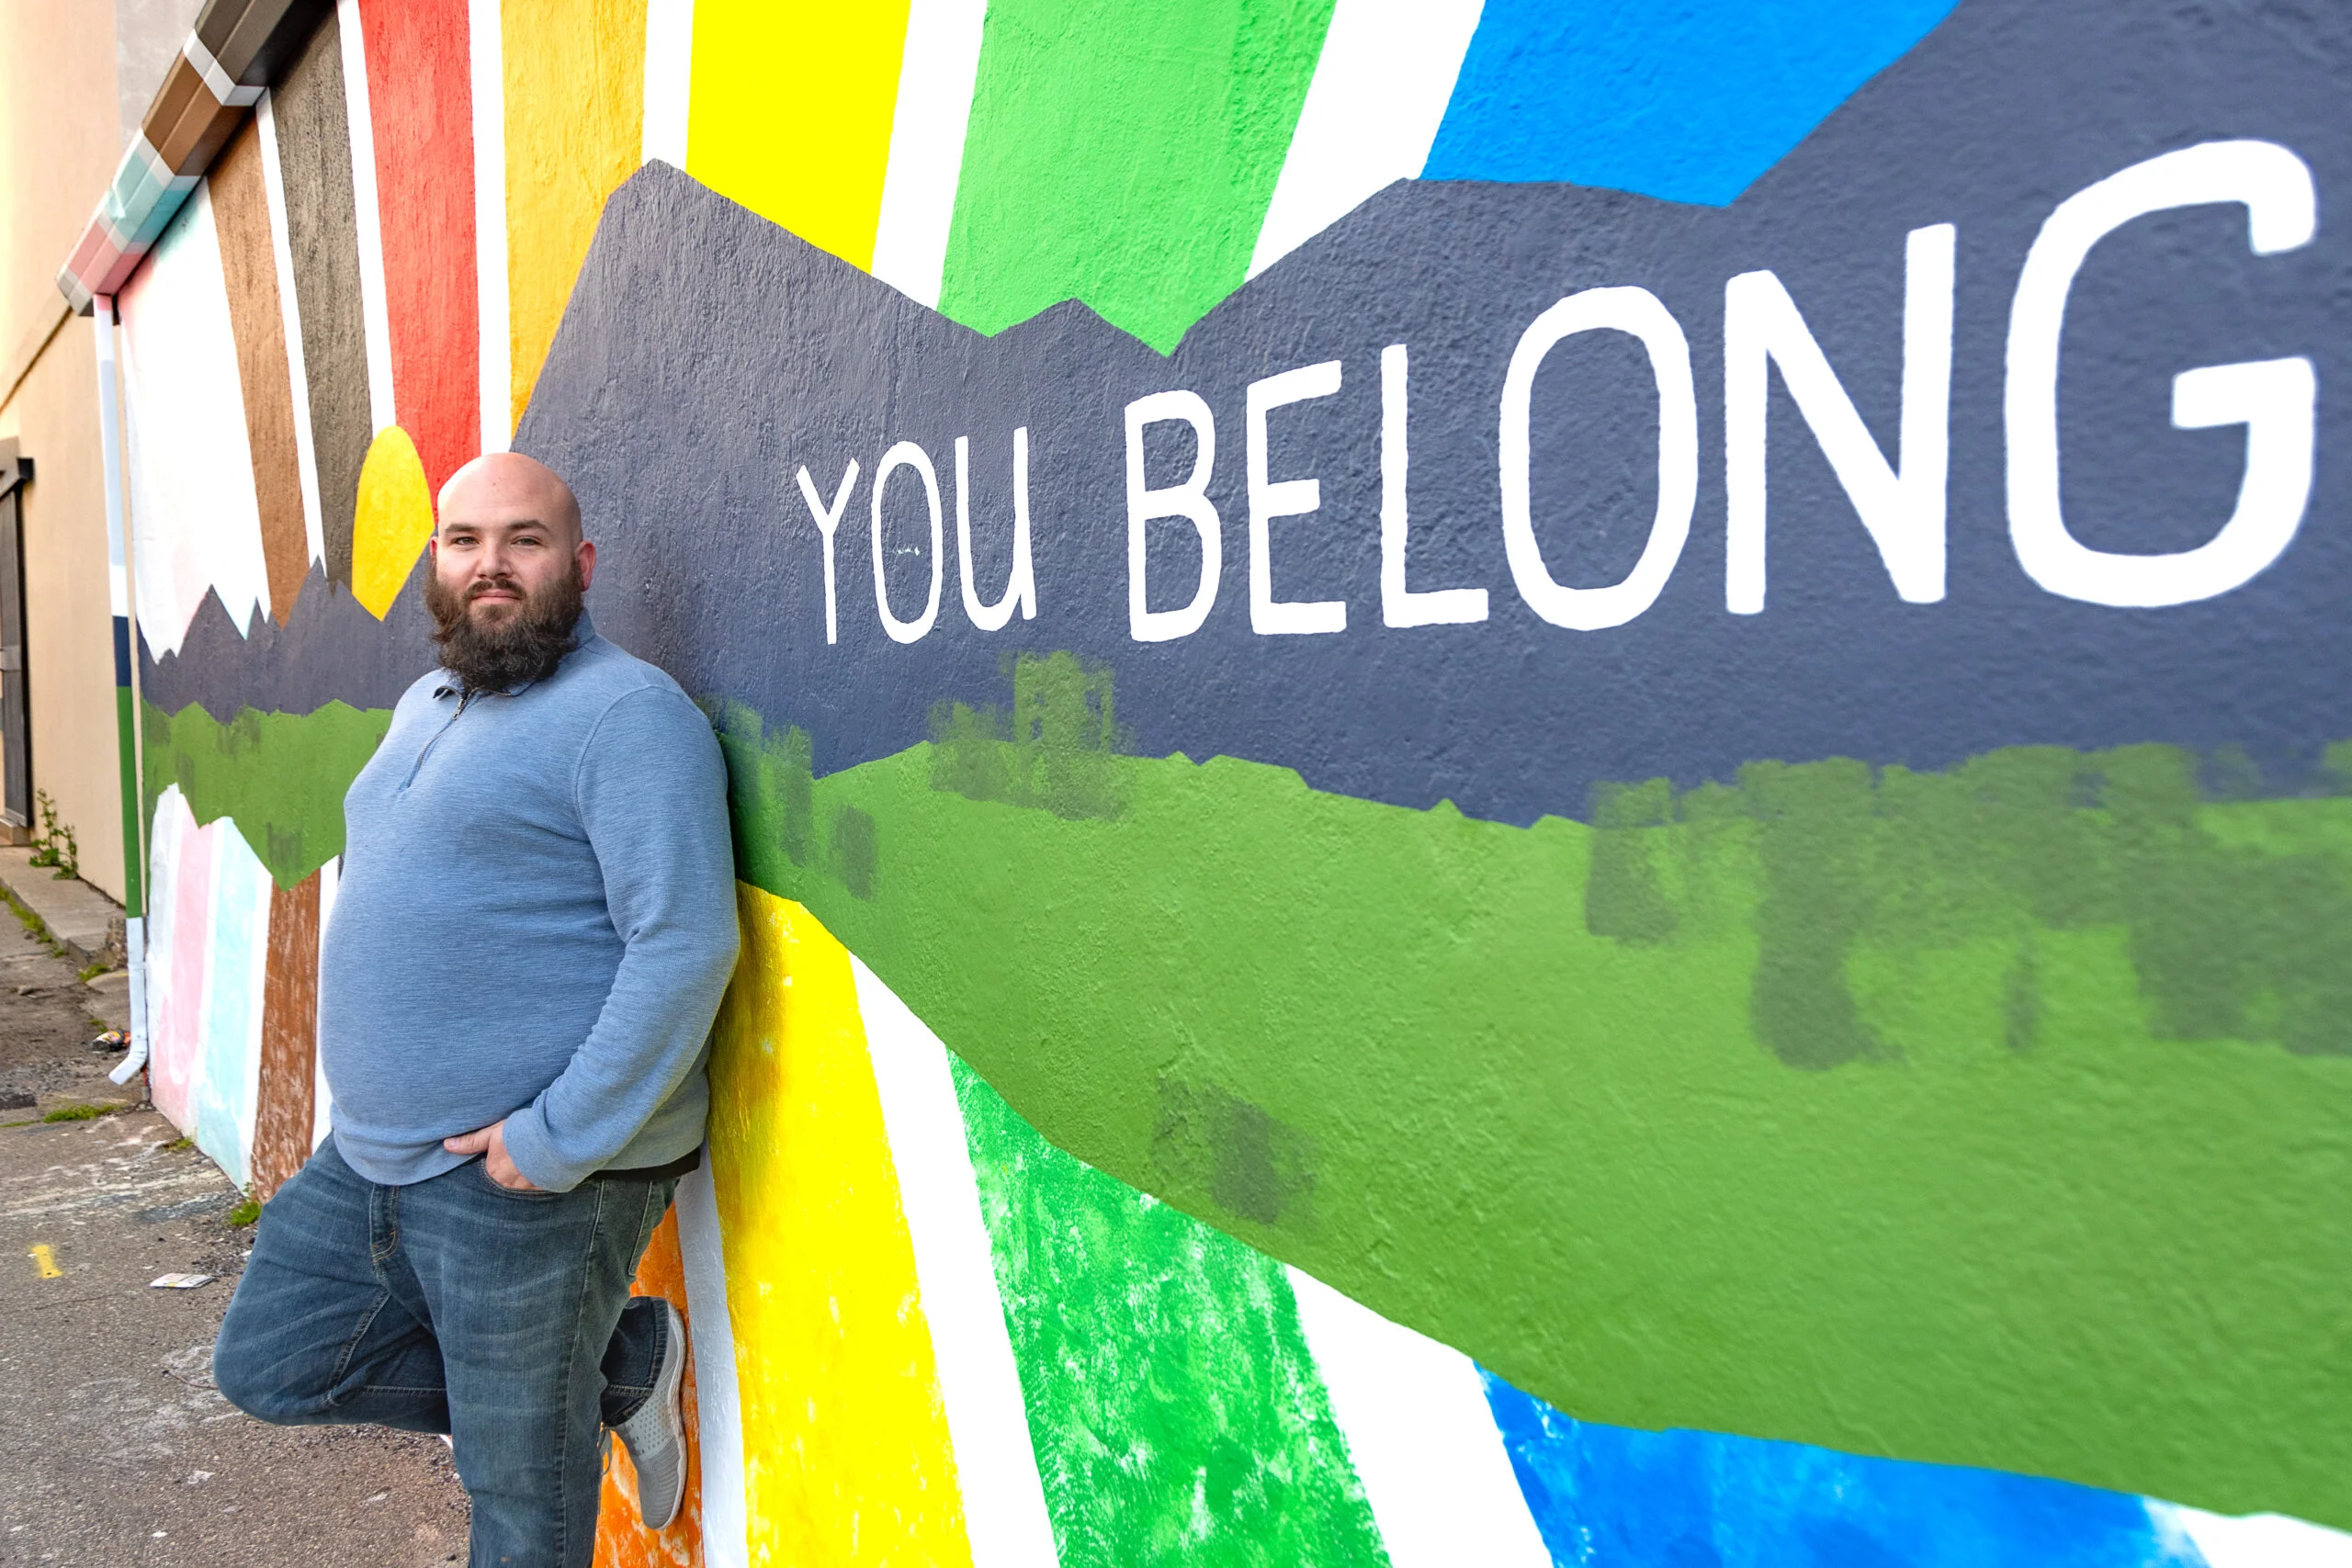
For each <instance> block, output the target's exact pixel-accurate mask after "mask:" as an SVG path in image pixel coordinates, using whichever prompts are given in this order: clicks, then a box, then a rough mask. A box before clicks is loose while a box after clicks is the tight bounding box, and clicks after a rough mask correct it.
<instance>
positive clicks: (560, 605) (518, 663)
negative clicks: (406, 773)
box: [424, 562, 583, 692]
mask: <svg viewBox="0 0 2352 1568" xmlns="http://www.w3.org/2000/svg"><path fill="white" fill-rule="evenodd" d="M492 587H498V588H503V589H505V590H507V591H508V592H515V593H522V592H524V591H523V585H522V584H521V583H519V582H517V581H515V579H513V578H511V577H499V578H492V579H484V580H481V581H476V582H471V583H469V584H467V586H466V589H465V591H464V592H462V593H461V592H458V591H457V590H456V589H453V588H450V587H448V586H447V585H445V584H444V583H443V582H442V581H441V578H440V576H439V574H438V573H436V572H433V571H430V570H428V571H427V572H426V573H425V578H424V607H425V608H426V609H428V610H430V611H432V612H433V624H434V627H435V630H434V633H433V641H434V643H435V646H436V647H438V648H439V649H441V663H442V667H443V668H444V669H446V670H447V671H449V672H450V673H451V674H453V675H455V676H456V677H457V678H458V680H459V681H460V682H463V683H464V685H465V688H466V690H468V691H469V692H511V691H513V690H514V689H515V687H517V686H520V685H523V684H526V682H532V681H544V680H546V679H547V678H548V676H550V675H552V674H554V673H555V667H556V666H557V665H558V664H560V663H561V662H562V661H563V656H564V655H565V654H567V653H570V652H571V651H572V650H573V649H576V648H578V647H579V646H580V639H579V638H578V637H574V636H572V635H571V634H572V628H573V627H574V626H578V625H579V623H580V610H581V594H582V592H583V590H582V585H581V581H580V567H579V563H577V562H574V563H573V565H572V569H571V571H570V572H568V573H566V574H565V575H564V576H563V577H561V578H560V579H558V580H557V581H555V582H553V583H551V584H549V585H548V587H546V588H544V589H542V590H540V591H539V592H537V593H525V594H524V598H523V602H522V604H521V605H520V606H518V607H517V609H516V610H515V614H513V615H508V616H507V617H505V618H504V619H503V620H502V621H500V622H498V623H497V624H495V625H492V626H485V625H483V624H481V622H479V621H477V620H475V619H474V617H473V614H472V604H473V600H474V597H475V595H477V594H479V593H481V592H484V591H485V590H487V589H490V588H492Z"/></svg>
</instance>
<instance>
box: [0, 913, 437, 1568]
mask: <svg viewBox="0 0 2352 1568" xmlns="http://www.w3.org/2000/svg"><path fill="white" fill-rule="evenodd" d="M124 1012H125V1003H124V1001H123V999H122V989H121V987H120V986H119V984H117V985H115V986H112V987H109V986H107V985H106V984H104V983H101V984H100V985H98V986H96V987H90V986H85V985H84V984H83V983H82V982H81V981H80V980H79V979H78V978H77V977H76V975H75V971H74V966H73V964H72V963H70V962H69V961H68V960H66V959H65V958H63V957H60V956H55V955H53V954H52V953H51V950H50V947H49V945H48V944H47V943H46V942H42V941H40V940H39V939H37V938H36V937H34V936H32V935H30V934H29V933H22V932H20V931H18V930H17V921H16V920H14V919H8V918H7V917H6V913H5V911H0V1325H6V1327H5V1329H0V1564H10V1565H13V1564H17V1563H54V1564H58V1565H60V1568H147V1565H151V1564H152V1565H155V1568H164V1565H172V1568H182V1565H185V1568H198V1565H211V1564H222V1565H234V1568H277V1565H279V1564H286V1565H289V1568H291V1565H295V1564H300V1565H302V1568H311V1565H314V1564H322V1563H327V1564H336V1565H338V1568H376V1565H379V1564H382V1565H386V1568H390V1565H393V1564H398V1565H401V1568H407V1565H410V1564H428V1563H430V1564H440V1563H449V1562H463V1561H464V1559H465V1555H466V1547H465V1541H466V1519H467V1514H466V1498H465V1493H464V1491H463V1489H462V1488H461V1487H460V1486H459V1485H458V1478H457V1473H456V1472H455V1471H454V1470H453V1469H452V1468H451V1467H450V1464H449V1460H448V1450H447V1449H446V1448H444V1447H443V1445H442V1444H441V1442H440V1441H439V1440H438V1439H437V1438H419V1437H413V1436H409V1435H406V1434H402V1433H396V1432H388V1431H383V1430H379V1429H377V1428H369V1427H340V1428H316V1427H313V1428H302V1429H294V1428H284V1427H269V1426H265V1425H264V1424H262V1423H260V1422H258V1421H254V1420H253V1419H251V1418H250V1417H248V1416H244V1415H243V1414H242V1413H241V1412H239V1411H238V1410H236V1409H235V1408H234V1407H232V1405H231V1404H229V1403H228V1402H227V1401H226V1400H224V1399H222V1398H221V1397H220V1393H218V1392H217V1391H215V1389H214V1388H213V1386H212V1380H211V1377H210V1372H209V1367H210V1360H211V1348H212V1337H213V1334H214V1332H215V1331H216V1330H217V1329H218V1328H219V1327H220V1314H221V1313H222V1312H223V1311H225V1310H226V1309H227V1307H228V1304H229V1295H230V1292H232V1290H233V1289H234V1288H235V1285H236V1280H237V1274H238V1271H239V1270H240V1269H242V1268H243V1264H244V1258H245V1252H246V1249H247V1248H248V1247H250V1246H251V1245H252V1236H253V1231H252V1229H251V1227H250V1226H249V1225H247V1226H240V1225H237V1224H233V1223H232V1221H233V1220H234V1219H235V1218H237V1217H240V1216H238V1215H236V1214H235V1213H234V1210H235V1207H236V1205H237V1203H238V1201H239V1195H238V1193H237V1190H236V1189H235V1188H234V1187H233V1186H232V1184H231V1183H230V1181H229V1179H227V1178H226V1177H225V1176H223V1175H222V1174H221V1172H220V1168H218V1167H217V1166H215V1165H214V1164H213V1163H212V1161H210V1160H209V1159H208V1158H207V1157H206V1156H204V1155H203V1154H202V1153H201V1152H199V1151H198V1150H197V1149H195V1148H194V1147H192V1146H190V1145H187V1142H186V1140H184V1139H182V1138H181V1137H180V1136H179V1134H178V1132H177V1130H176V1129H175V1128H174V1127H173V1126H172V1125H171V1124H170V1123H169V1122H165V1121H164V1118H163V1117H161V1116H159V1115H157V1114H156V1113H155V1112H154V1111H153V1110H152V1109H149V1108H146V1107H145V1106H144V1105H143V1103H141V1095H142V1088H141V1086H142V1084H143V1081H144V1080H143V1079H140V1078H134V1079H133V1080H132V1081H131V1083H130V1086H129V1087H128V1088H125V1089H117V1088H115V1087H114V1086H113V1085H112V1084H110V1083H108V1082H107V1078H106V1073H107V1069H108V1068H110V1067H111V1066H113V1065H114V1064H115V1063H116V1062H117V1061H119V1059H120V1055H119V1052H112V1051H99V1050H93V1049H91V1048H90V1045H89V1041H90V1039H91V1038H92V1036H94V1035H95V1034H96V1033H98V1032H101V1031H102V1030H104V1029H105V1028H106V1027H107V1026H108V1025H109V1024H110V1023H112V1024H119V1023H121V1022H123V1021H125V1020H124V1016H123V1015H124ZM24 1100H31V1102H32V1103H31V1104H30V1105H26V1104H23V1103H21V1102H22V1101H24ZM82 1108H95V1109H96V1110H98V1111H101V1112H103V1113H102V1114H99V1115H96V1116H94V1117H90V1118H89V1119H87V1120H75V1121H60V1122H49V1121H44V1120H42V1119H41V1118H42V1117H44V1116H45V1115H47V1114H49V1113H51V1112H55V1111H79V1110H81V1109H82ZM166 1273H184V1274H209V1275H211V1276H213V1278H212V1279H211V1280H210V1281H209V1282H208V1283H205V1284H203V1285H199V1286H198V1287H196V1288H194V1289H192V1290H158V1289H155V1288H153V1285H152V1284H151V1281H153V1280H155V1279H157V1278H159V1277H160V1276H163V1275H164V1274H166Z"/></svg>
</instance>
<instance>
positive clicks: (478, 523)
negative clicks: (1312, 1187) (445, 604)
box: [433, 473, 596, 629]
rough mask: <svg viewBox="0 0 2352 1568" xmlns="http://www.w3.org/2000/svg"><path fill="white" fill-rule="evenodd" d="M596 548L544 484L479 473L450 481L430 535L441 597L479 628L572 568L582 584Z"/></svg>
mask: <svg viewBox="0 0 2352 1568" xmlns="http://www.w3.org/2000/svg"><path fill="white" fill-rule="evenodd" d="M595 565H596V547H595V546H594V545H592V544H588V543H586V542H585V541H583V540H582V539H581V537H580V536H579V532H578V526H577V525H576V524H574V523H572V522H571V519H570V517H569V516H567V515H566V514H565V509H564V507H563V504H562V498H561V497H560V495H558V494H556V493H554V492H553V491H551V489H550V488H549V487H548V486H546V485H542V484H533V483H528V482H524V481H523V480H521V479H515V478H513V477H510V476H507V475H503V474H496V473H492V474H482V475H477V476H473V477H471V478H469V479H468V480H466V481H465V482H463V483H462V484H459V485H458V486H454V487H452V489H451V491H450V493H449V494H448V495H447V498H446V499H445V501H444V503H443V507H442V515H441V525H440V529H439V531H438V532H437V533H436V534H435V536H434V545H433V574H434V576H435V579H437V580H438V581H439V583H440V586H441V588H442V590H443V592H444V594H445V595H446V596H447V598H450V599H455V600H457V601H458V602H460V603H462V604H464V605H465V607H466V617H467V619H468V620H469V621H471V622H473V624H475V625H476V626H481V627H483V628H485V629H488V628H490V627H493V626H502V625H503V624H505V623H507V622H510V621H512V620H514V619H515V617H516V616H518V615H521V614H522V613H523V608H524V605H525V604H526V602H529V601H539V602H544V601H545V600H546V598H547V597H548V593H549V592H551V591H556V590H558V589H559V588H560V585H561V584H562V583H564V582H565V581H566V580H567V579H569V578H570V577H571V573H572V572H573V570H575V567H576V570H578V572H579V574H580V585H581V586H582V588H585V587H586V586H587V585H588V580H589V578H590V577H591V576H592V575H593V574H594V570H595Z"/></svg>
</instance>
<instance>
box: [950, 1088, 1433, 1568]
mask: <svg viewBox="0 0 2352 1568" xmlns="http://www.w3.org/2000/svg"><path fill="white" fill-rule="evenodd" d="M954 1066H955V1071H956V1096H957V1098H958V1099H959V1100H961V1101H962V1104H963V1110H964V1122H965V1126H966V1130H967V1134H968V1135H969V1137H970V1139H971V1149H972V1164H973V1167H974V1168H975V1169H976V1170H977V1171H978V1176H979V1188H980V1207H981V1211H982V1213H984V1214H985V1216H986V1218H987V1223H988V1228H989V1241H990V1244H991V1247H992V1249H993V1251H994V1254H995V1259H996V1273H997V1286H998V1289H999V1291H1000V1292H1001V1293H1002V1295H1003V1298H1004V1308H1005V1322H1006V1325H1007V1327H1008V1328H1009V1329H1010V1330H1011V1332H1012V1350H1013V1358H1014V1359H1015V1361H1016V1362H1017V1363H1018V1364H1019V1366H1020V1369H1021V1383H1022V1392H1023V1396H1024V1400H1025V1403H1026V1404H1027V1406H1028V1411H1029V1428H1030V1433H1031V1440H1032V1441H1033V1442H1034V1443H1035V1448H1036V1452H1037V1470H1038V1475H1039V1479H1040V1480H1041V1481H1043V1483H1045V1491H1046V1508H1047V1510H1048V1512H1049V1513H1050V1514H1051V1515H1052V1517H1053V1524H1054V1538H1055V1543H1056V1545H1057V1548H1058V1550H1059V1554H1060V1560H1061V1565H1062V1568H1089V1565H1097V1564H1099V1565H1100V1568H1141V1565H1144V1564H1155V1563H1170V1564H1175V1563H1184V1564H1196V1563H1197V1564H1208V1563H1236V1564H1240V1563H1250V1564H1257V1563H1269V1564H1272V1563H1281V1564H1293V1563H1314V1564H1317V1568H1344V1565H1347V1564H1358V1563H1360V1564H1364V1565H1366V1568H1372V1565H1380V1568H1385V1564H1386V1563H1387V1561H1388V1558H1387V1554H1386V1553H1385V1551H1382V1550H1381V1546H1380V1537H1379V1534H1378V1531H1377V1529H1375V1528H1374V1524H1373V1520H1372V1512H1371V1509H1370V1508H1369V1507H1368V1506H1366V1504H1365V1502H1364V1496H1363V1487H1362V1486H1361V1484H1360V1483H1358V1482H1357V1480H1356V1476H1355V1472H1354V1470H1353V1469H1352V1468H1351V1466H1350V1465H1349V1463H1348V1460H1347V1445H1346V1442H1345V1440H1344V1439H1343V1438H1341V1437H1340V1430H1339V1427H1338V1426H1337V1425H1336V1424H1335V1423H1334V1422H1333V1420H1332V1418H1331V1412H1330V1408H1329V1403H1328V1401H1327V1400H1326V1398H1325V1394H1324V1390H1323V1383H1322V1380H1321V1378H1320V1377H1319V1376H1318V1375H1317V1372H1316V1371H1315V1362H1314V1359H1313V1358H1312V1357H1311V1356H1310V1355H1309V1354H1308V1352H1307V1348H1306V1339H1305V1338H1304V1337H1303V1336H1302V1335H1301V1333H1300V1331H1299V1326H1298V1313H1297V1307H1296V1304H1295V1303H1294V1302H1293V1300H1292V1298H1291V1291H1290V1283H1289V1281H1288V1280H1286V1279H1285V1278H1284V1277H1283V1271H1282V1267H1281V1265H1280V1264H1278V1263H1276V1262H1275V1261H1274V1260H1273V1259H1272V1258H1268V1257H1266V1256H1265V1255H1264V1254H1263V1253H1261V1252H1258V1251H1256V1250H1254V1249H1253V1248H1251V1247H1245V1246H1243V1245H1242V1244H1241V1243H1240V1242H1238V1241H1236V1240H1234V1239H1233V1238H1232V1237H1231V1236H1228V1235H1224V1234H1222V1233H1221V1232H1218V1231H1215V1230H1211V1229H1210V1228H1209V1227H1208V1226H1206V1225H1204V1224H1201V1223H1200V1222H1199V1221H1198V1220H1195V1219H1193V1218H1191V1217H1190V1216H1189V1215H1186V1214H1184V1213H1180V1212H1179V1211H1177V1210H1174V1209H1171V1208H1170V1207H1168V1206H1167V1205H1166V1204H1164V1203H1161V1202H1159V1201H1157V1200H1156V1199H1153V1198H1151V1197H1149V1196H1148V1195H1146V1194H1144V1193H1141V1192H1138V1191H1136V1190H1135V1189H1133V1188H1131V1187H1129V1186H1127V1185H1126V1184H1125V1183H1124V1182H1121V1181H1117V1180H1114V1179H1112V1178H1111V1177H1108V1176H1105V1175H1103V1173H1102V1172H1101V1171H1099V1170H1096V1169H1094V1168H1092V1167H1091V1166H1088V1165H1085V1164H1083V1163H1081V1162H1080V1161H1079V1160H1077V1159H1074V1158H1072V1157H1071V1156H1069V1155H1066V1154H1064V1153H1062V1152H1061V1151H1060V1150H1059V1149H1057V1148H1055V1147H1053V1146H1052V1145H1049V1144H1047V1143H1046V1141H1045V1140H1044V1139H1043V1138H1041V1137H1039V1136H1038V1135H1037V1133H1036V1130H1035V1128H1033V1127H1031V1126H1030V1125H1029V1124H1028V1123H1027V1122H1023V1120H1022V1119H1021V1118H1020V1117H1019V1116H1018V1115H1016V1114H1015V1113H1014V1112H1013V1110H1012V1107H1011V1106H1009V1105H1007V1104H1006V1103H1005V1102H1004V1100H1003V1098H1002V1097H1001V1096H1000V1095H999V1094H998V1093H997V1092H996V1091H995V1090H994V1089H990V1088H989V1087H988V1085H986V1084H985V1083H983V1082H981V1081H980V1079H979V1077H978V1074H976V1073H974V1072H973V1071H972V1070H971V1068H969V1067H967V1066H965V1065H964V1064H963V1063H961V1062H955V1063H954Z"/></svg>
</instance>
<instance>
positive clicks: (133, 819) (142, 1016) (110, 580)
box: [91, 294, 147, 1084]
mask: <svg viewBox="0 0 2352 1568" xmlns="http://www.w3.org/2000/svg"><path fill="white" fill-rule="evenodd" d="M91 304H92V310H91V316H92V321H91V325H92V326H93V327H94V328H95V329H96V330H95V331H94V332H93V333H91V335H92V336H93V337H95V338H96V340H97V345H98V455H99V457H100V460H101V461H102V462H103V463H104V464H105V465H106V497H107V598H108V600H109V601H110V604H111V608H112V609H113V612H114V721H115V750H116V753H117V756H118V759H119V766H120V769H121V779H122V910H123V919H122V949H123V960H124V962H125V964H127V965H128V966H129V967H130V1050H129V1051H128V1052H126V1053H124V1055H123V1058H122V1061H121V1062H120V1063H119V1064H118V1065H117V1066H116V1067H115V1069H114V1071H113V1072H111V1073H108V1074H107V1077H108V1078H110V1079H112V1080H113V1081H114V1082H116V1083H118V1084H124V1083H129V1082H130V1079H131V1077H132V1076H133V1075H135V1074H136V1073H138V1071H139V1070H140V1069H141V1068H142V1067H144V1066H146V1065H147V877H146V869H147V856H146V854H145V852H144V847H143V845H142V844H141V837H142V836H143V834H144V832H145V829H146V826H147V813H146V812H145V811H144V810H142V809H141V804H142V801H143V796H142V795H141V790H140V772H139V694H138V690H137V686H136V683H135V682H134V679H133V677H134V675H135V673H136V671H134V669H133V665H134V664H135V662H136V661H135V660H133V659H132V657H131V651H132V649H131V640H132V637H134V635H135V634H136V632H137V629H138V620H137V616H136V615H135V614H134V613H133V610H132V604H131V592H130V540H129V538H128V536H127V530H126V529H125V527H124V517H123V495H122V491H123V482H122V456H123V454H122V387H121V382H120V379H119V377H118V375H117V364H116V359H115V342H114V331H115V321H114V297H113V296H112V295H110V294H101V295H99V296H97V297H96V299H93V300H92V301H91Z"/></svg>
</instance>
